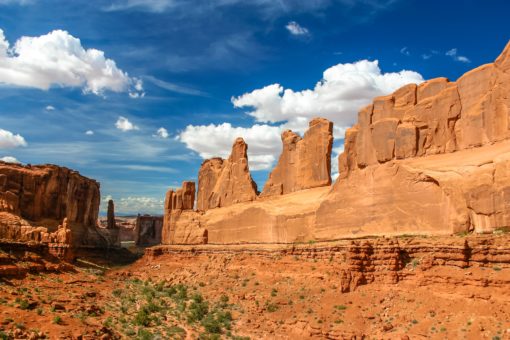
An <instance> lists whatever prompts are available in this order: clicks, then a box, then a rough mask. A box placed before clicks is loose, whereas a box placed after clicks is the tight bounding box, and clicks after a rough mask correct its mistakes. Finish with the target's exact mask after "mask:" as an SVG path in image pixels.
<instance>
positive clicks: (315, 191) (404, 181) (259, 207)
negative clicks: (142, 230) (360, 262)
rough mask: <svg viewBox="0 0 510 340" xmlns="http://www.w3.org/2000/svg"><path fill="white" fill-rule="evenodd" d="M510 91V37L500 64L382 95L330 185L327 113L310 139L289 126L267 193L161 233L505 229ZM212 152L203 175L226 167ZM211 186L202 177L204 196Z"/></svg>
mask: <svg viewBox="0 0 510 340" xmlns="http://www.w3.org/2000/svg"><path fill="white" fill-rule="evenodd" d="M509 93H510V44H509V45H507V47H506V48H505V50H504V52H503V53H502V54H501V56H499V57H498V59H497V60H496V62H495V63H493V64H487V65H483V66H481V67H479V68H477V69H475V70H472V71H470V72H467V73H466V74H465V75H463V76H462V77H460V78H459V79H458V80H457V81H456V82H450V81H448V80H447V79H446V78H437V79H433V80H430V81H427V82H425V83H422V84H420V85H415V84H409V85H406V86H404V87H402V88H400V89H398V90H397V91H395V92H394V93H392V94H390V95H387V96H383V97H377V98H375V99H374V101H373V103H372V104H371V105H369V106H367V107H365V108H363V109H361V110H360V112H359V115H358V122H357V124H356V125H354V126H353V127H352V128H350V129H348V130H347V131H346V134H345V142H344V150H345V151H344V153H343V154H341V155H340V157H339V159H338V162H339V170H340V176H339V178H338V180H337V181H336V183H335V184H334V186H333V187H332V188H329V187H317V188H311V187H313V186H315V184H316V185H317V186H319V185H324V184H327V183H328V181H327V179H328V178H329V169H326V173H327V174H328V176H326V178H325V177H324V176H323V175H324V171H322V169H319V170H320V171H318V172H317V174H319V175H318V176H316V175H315V174H316V173H314V171H315V170H316V169H314V168H320V166H318V165H317V164H320V162H321V161H323V160H324V159H325V158H327V155H328V153H329V152H330V150H331V149H330V147H331V146H330V145H331V144H330V143H331V141H330V139H329V137H330V131H331V127H330V125H329V124H328V122H327V121H325V120H314V121H312V122H311V124H310V126H311V129H310V131H308V133H307V135H305V137H304V138H303V139H302V140H301V139H300V138H299V136H297V135H296V134H294V133H292V132H290V131H286V132H284V134H283V135H282V141H283V143H284V150H283V152H282V156H281V157H280V160H279V162H278V165H277V166H276V168H275V169H274V171H273V172H272V174H271V176H270V179H269V181H268V183H267V184H266V185H265V187H264V191H263V193H262V196H269V197H267V198H265V199H263V200H257V201H255V202H250V201H249V200H247V202H242V203H238V204H235V205H231V206H227V207H224V206H223V205H214V206H215V207H217V206H220V207H222V208H221V209H210V210H207V209H203V210H206V211H205V213H197V212H192V211H189V212H188V214H186V215H185V217H184V218H181V219H179V218H175V219H174V222H173V228H174V229H173V235H179V236H178V238H175V237H174V238H172V237H170V238H169V239H165V238H164V239H163V243H187V242H188V241H187V240H193V242H195V241H196V239H197V238H196V236H194V235H195V234H194V233H195V232H197V231H199V233H202V232H203V231H205V232H206V233H207V240H208V242H210V243H250V242H257V243H264V242H269V243H272V242H295V241H307V240H331V239H338V238H349V237H360V236H368V235H398V234H403V233H407V234H409V233H415V234H435V235H437V234H451V233H456V232H478V233H485V232H493V231H497V230H498V229H501V228H507V227H508V226H509V225H510V208H509V207H510V194H509V193H510V184H509V183H510V125H509V123H510V122H509V115H510V96H509V95H508V94H509ZM314 128H315V129H319V131H320V133H316V131H315V130H314ZM308 140H309V141H310V142H309V143H310V145H308ZM308 148H310V149H311V150H313V151H312V152H311V153H310V154H308V153H307V155H306V156H307V157H305V158H301V156H300V152H299V150H305V149H308ZM324 155H326V156H324ZM214 162H215V163H212V162H211V163H207V164H205V165H204V166H203V167H202V169H201V175H203V174H211V175H210V176H209V177H207V178H215V174H218V173H220V175H219V176H218V177H220V176H221V175H222V174H221V171H218V169H222V171H223V167H224V165H222V163H221V162H219V161H214ZM303 164H305V165H303ZM326 166H327V165H326ZM303 167H305V168H307V169H305V170H302V169H303ZM301 171H303V172H301ZM202 177H203V176H201V178H202ZM218 181H219V180H218ZM213 182H215V181H214V180H209V181H204V180H202V181H201V182H200V183H208V184H206V186H208V187H210V186H211V185H210V184H211V183H213ZM215 183H216V182H215ZM302 183H311V185H303V184H302ZM215 185H216V184H215ZM307 187H308V188H311V189H305V190H302V189H304V188H307ZM202 190H203V189H202V188H200V185H199V195H200V193H201V192H202ZM207 190H209V189H207ZM207 190H205V191H207ZM296 190H297V191H296ZM292 191H294V192H292ZM280 194H287V195H283V196H279V195H280ZM211 196H212V194H211ZM211 196H208V197H211ZM199 201H200V199H199ZM205 202H210V200H205ZM195 243H197V242H195Z"/></svg>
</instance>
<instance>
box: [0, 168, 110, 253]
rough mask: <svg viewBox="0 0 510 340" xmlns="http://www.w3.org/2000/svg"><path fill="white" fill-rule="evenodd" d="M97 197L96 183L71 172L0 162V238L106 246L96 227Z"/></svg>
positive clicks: (106, 241)
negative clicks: (70, 241)
mask: <svg viewBox="0 0 510 340" xmlns="http://www.w3.org/2000/svg"><path fill="white" fill-rule="evenodd" d="M99 201H100V194H99V183H97V182H96V181H94V180H91V179H89V178H86V177H83V176H81V175H80V174H79V173H78V172H76V171H73V170H70V169H67V168H63V167H59V166H56V165H38V166H30V165H27V166H22V165H17V164H11V163H4V162H0V238H3V239H8V240H16V241H36V242H60V241H63V240H72V244H73V245H74V246H81V245H90V246H107V245H108V243H109V240H106V239H105V238H104V237H103V236H102V235H101V234H100V231H99V229H98V228H96V221H97V217H98V212H99ZM62 221H64V222H62ZM61 223H62V224H61ZM59 225H61V227H58V226H59ZM61 229H62V230H61ZM69 230H70V233H71V234H69ZM54 232H56V234H55V236H51V235H54V234H52V233H54ZM66 242H67V241H66Z"/></svg>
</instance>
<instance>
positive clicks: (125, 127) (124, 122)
mask: <svg viewBox="0 0 510 340" xmlns="http://www.w3.org/2000/svg"><path fill="white" fill-rule="evenodd" d="M115 127H116V128H117V129H119V130H121V131H124V132H126V131H131V130H139V128H138V126H136V125H135V124H133V123H131V122H130V121H129V119H127V118H126V117H122V116H120V117H119V119H117V121H116V122H115Z"/></svg>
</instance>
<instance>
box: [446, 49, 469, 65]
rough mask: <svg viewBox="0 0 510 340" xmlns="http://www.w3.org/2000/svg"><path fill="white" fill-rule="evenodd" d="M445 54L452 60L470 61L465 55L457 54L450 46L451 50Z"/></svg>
mask: <svg viewBox="0 0 510 340" xmlns="http://www.w3.org/2000/svg"><path fill="white" fill-rule="evenodd" d="M446 55H447V56H449V57H452V59H453V60H455V61H459V62H461V63H470V62H471V60H469V59H468V58H467V57H465V56H463V55H459V54H458V51H457V49H456V48H452V49H451V50H449V51H447V52H446Z"/></svg>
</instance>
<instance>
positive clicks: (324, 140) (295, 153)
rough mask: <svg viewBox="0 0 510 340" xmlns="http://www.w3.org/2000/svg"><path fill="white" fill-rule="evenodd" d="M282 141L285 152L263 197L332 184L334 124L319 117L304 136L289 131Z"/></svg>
mask: <svg viewBox="0 0 510 340" xmlns="http://www.w3.org/2000/svg"><path fill="white" fill-rule="evenodd" d="M282 143H283V147H282V154H281V156H280V159H279V160H278V164H277V165H276V167H275V168H274V169H273V171H272V172H271V174H270V175H269V179H268V180H267V182H266V184H265V185H264V190H262V193H261V196H262V197H264V196H274V195H284V194H288V193H291V192H294V191H299V190H303V189H309V188H316V187H321V186H326V185H330V184H331V149H332V147H333V123H331V122H330V121H328V120H327V119H324V118H315V119H313V120H312V121H311V122H310V124H309V129H308V131H306V133H305V135H304V137H303V139H301V137H300V136H299V135H297V134H296V133H294V132H292V131H290V130H287V131H284V132H283V133H282Z"/></svg>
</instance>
